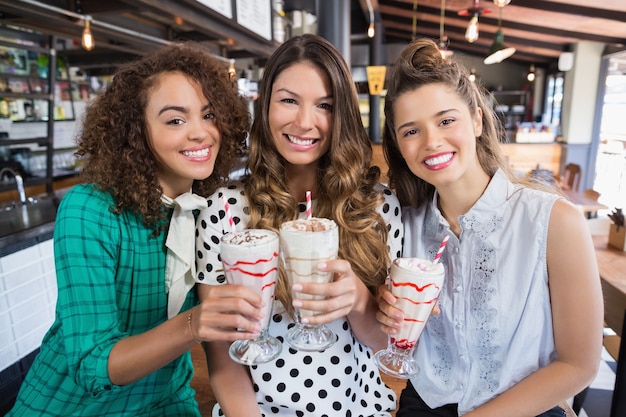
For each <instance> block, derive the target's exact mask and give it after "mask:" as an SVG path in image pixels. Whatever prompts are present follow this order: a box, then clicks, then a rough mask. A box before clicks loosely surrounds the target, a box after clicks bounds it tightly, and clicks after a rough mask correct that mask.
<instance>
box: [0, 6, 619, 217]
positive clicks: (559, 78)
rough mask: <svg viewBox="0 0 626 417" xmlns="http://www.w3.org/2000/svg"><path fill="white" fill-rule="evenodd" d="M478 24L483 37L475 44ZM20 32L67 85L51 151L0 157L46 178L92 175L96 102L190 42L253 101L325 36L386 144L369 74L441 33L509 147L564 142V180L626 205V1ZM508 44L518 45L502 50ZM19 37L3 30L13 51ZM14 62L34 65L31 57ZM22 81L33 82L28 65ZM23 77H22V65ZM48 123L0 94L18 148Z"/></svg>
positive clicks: (111, 18)
mask: <svg viewBox="0 0 626 417" xmlns="http://www.w3.org/2000/svg"><path fill="white" fill-rule="evenodd" d="M497 3H502V4H504V6H503V7H499V6H498V4H497ZM473 17H475V18H476V20H477V29H476V33H475V35H474V36H475V37H476V38H477V39H474V40H473V41H471V42H470V41H468V39H469V38H468V36H469V28H470V26H471V22H472V20H473ZM468 23H469V24H468ZM86 25H90V29H91V33H92V35H93V40H94V43H95V47H94V48H93V49H90V50H86V49H85V48H84V47H83V46H82V45H81V35H82V32H83V31H84V28H85V26H86ZM13 27H20V28H25V29H26V31H27V32H25V33H22V34H20V35H18V37H23V38H24V39H23V40H22V41H23V42H35V43H36V42H37V40H35V39H33V38H36V37H38V36H39V37H41V38H42V39H46V38H47V37H48V36H50V35H54V36H55V42H56V43H57V45H56V49H57V50H58V56H59V57H60V58H61V60H60V61H59V66H58V67H57V69H60V70H61V72H60V74H62V76H63V78H64V81H60V82H58V83H57V84H56V86H55V87H54V88H55V100H54V104H53V105H54V117H55V119H56V121H57V123H55V124H54V125H53V127H52V128H51V129H52V131H53V134H54V136H55V137H54V138H53V140H52V142H53V145H52V146H51V148H52V151H50V152H49V149H47V148H46V147H42V146H41V143H39V144H29V143H23V144H20V145H19V146H17V145H14V146H9V147H8V148H16V147H17V148H18V149H17V150H16V149H8V148H7V147H6V146H5V145H6V143H0V149H2V150H3V152H0V153H1V154H8V155H9V157H15V158H17V159H18V160H20V158H22V159H24V158H28V164H29V166H30V168H31V169H32V170H33V171H42V172H44V173H45V172H48V166H49V165H54V166H53V167H52V171H51V172H52V176H54V173H55V172H58V170H59V169H61V170H62V169H71V168H73V167H74V165H77V164H79V162H78V161H74V160H73V156H72V151H73V137H74V134H75V132H76V125H77V123H76V121H79V120H80V116H81V114H82V109H83V108H84V105H85V104H86V103H87V102H88V101H89V100H90V99H91V98H92V97H93V96H94V95H96V94H97V93H98V90H99V89H101V88H103V87H104V86H106V83H107V80H108V77H110V75H111V74H112V73H113V71H114V70H115V68H116V67H117V66H119V65H120V64H121V63H123V62H126V61H128V60H130V59H133V58H134V57H136V56H139V55H142V54H144V53H146V52H147V51H149V50H151V49H153V48H155V47H158V46H159V45H161V44H164V43H167V42H170V41H172V40H178V39H181V40H184V39H194V40H199V41H201V42H202V43H203V44H205V45H206V47H207V49H209V50H210V51H212V52H213V53H214V54H215V55H216V56H218V57H220V58H222V59H223V61H224V64H225V65H227V66H231V67H232V70H233V72H234V73H235V74H236V75H237V77H239V78H240V79H239V85H240V87H241V90H242V92H243V93H244V94H247V95H249V96H250V97H252V96H253V95H254V93H255V88H256V85H257V82H258V80H259V78H260V77H261V75H262V69H263V65H264V61H265V59H266V58H267V57H268V56H269V54H271V52H272V51H273V49H274V48H275V46H276V45H277V44H278V43H279V42H281V41H282V40H283V39H285V38H286V37H289V36H292V35H297V34H300V33H305V32H318V33H320V34H322V35H323V36H325V37H327V38H329V39H330V40H331V41H332V42H333V43H335V44H336V46H337V47H338V48H339V49H340V50H341V51H342V52H343V53H344V56H345V57H346V60H347V61H348V62H349V63H350V64H351V67H352V73H353V78H354V80H355V82H356V84H357V87H358V90H359V93H360V99H361V103H362V113H363V119H364V123H365V124H366V126H368V128H369V129H370V135H371V136H372V139H373V141H374V142H377V141H379V140H380V137H379V133H378V132H379V131H380V126H381V123H382V118H383V115H382V111H381V110H379V111H378V112H375V111H370V108H378V109H382V106H383V102H384V94H385V91H384V89H382V88H381V89H380V90H381V91H379V92H378V93H377V94H374V95H371V94H369V91H368V90H369V88H368V83H367V81H368V80H367V69H368V67H376V66H385V65H386V66H389V65H391V64H392V63H393V60H394V59H395V57H396V56H397V54H398V53H399V51H400V50H401V48H402V47H403V46H404V45H405V44H406V43H407V42H408V41H410V40H411V39H412V38H415V37H417V36H428V37H431V38H434V39H435V40H437V41H439V42H440V44H441V46H442V49H445V50H446V51H447V53H448V54H450V55H452V58H453V59H457V60H459V61H460V62H462V63H463V64H464V65H466V66H467V68H468V70H471V71H472V72H473V74H475V76H476V78H477V80H478V81H479V82H482V83H483V84H484V85H485V86H486V87H488V88H489V89H490V90H491V91H493V92H494V99H495V102H494V105H495V106H496V109H497V110H499V111H500V115H501V116H502V120H503V123H504V124H505V131H506V134H505V139H504V140H506V141H509V142H516V143H521V142H554V141H555V140H557V141H561V142H562V143H564V144H565V146H563V147H562V151H561V154H560V158H561V160H560V164H559V166H560V169H559V170H562V168H563V167H564V166H565V165H566V164H567V163H570V162H573V163H577V164H579V165H580V166H581V167H582V172H583V178H582V181H581V182H582V184H581V190H582V189H586V188H593V189H595V190H597V191H598V192H600V201H601V202H602V203H604V204H606V205H607V206H609V207H625V206H626V192H625V191H626V190H625V187H626V185H624V184H625V183H626V168H625V166H626V158H625V157H624V153H625V151H624V148H625V146H624V144H625V143H626V141H625V139H626V127H624V126H623V123H620V118H619V115H620V114H623V111H624V109H625V106H626V104H625V103H626V98H624V96H625V95H624V92H625V91H626V87H625V84H626V81H625V78H626V77H625V76H624V73H625V72H626V52H623V51H624V49H625V48H624V44H623V42H624V41H625V37H624V34H625V33H626V3H625V2H623V1H619V0H610V1H606V2H603V3H602V4H598V3H597V2H596V1H595V0H513V1H507V0H495V1H491V0H483V1H478V0H404V1H393V0H342V1H329V0H317V1H315V0H263V1H251V0H248V1H244V0H226V1H224V0H222V1H217V0H181V1H179V2H173V1H169V0H159V1H147V0H112V1H107V2H101V1H96V0H43V1H37V0H0V30H3V31H5V32H6V31H7V30H11V29H12V28H13ZM478 28H479V30H478ZM372 30H373V31H374V36H373V37H372V38H370V37H369V34H368V32H369V31H372ZM498 33H499V34H500V36H504V34H506V37H505V38H504V37H502V38H498V39H496V36H497V35H498ZM11 38H13V39H11ZM14 38H15V34H7V33H3V39H5V40H9V41H13V40H15V39H14ZM39 42H40V43H41V40H40V41H39ZM498 42H500V46H501V47H506V48H507V49H505V51H509V50H511V49H512V48H514V50H515V52H514V53H513V54H512V55H511V56H510V57H507V58H505V59H504V60H503V61H502V62H495V63H491V64H486V63H485V62H484V58H485V57H486V56H487V55H489V53H490V49H493V48H494V47H495V46H496V44H497V43H498ZM9 50H10V47H9V46H5V47H3V48H2V49H0V52H4V55H5V56H6V55H9V56H10V54H7V51H9ZM589 51H591V55H590V53H589ZM15 58H16V59H20V58H21V59H24V57H23V56H21V55H20V54H17V55H16V56H15ZM65 63H67V68H65V67H64V65H65ZM5 68H6V67H5ZM21 70H22V71H23V72H22V73H21V74H22V75H24V74H26V71H28V70H29V68H22V69H21ZM2 72H3V71H2V68H0V73H2ZM13 74H14V75H19V74H20V68H19V66H17V67H14V71H13ZM24 76H26V75H24ZM530 77H534V78H533V79H532V80H531V78H530ZM11 81H14V82H13V86H14V87H15V86H16V85H19V82H15V80H13V79H9V78H3V77H0V91H2V90H4V91H7V89H9V90H10V88H11V85H8V84H9V83H10V82H11ZM65 81H67V84H64V82H65ZM583 84H585V85H583ZM16 91H17V92H18V93H20V92H21V91H20V90H19V89H18V90H16ZM5 96H6V95H5ZM583 101H584V102H585V103H586V104H585V106H586V107H585V108H584V109H581V108H580V104H578V103H580V102H583ZM591 103H594V104H591ZM7 104H8V105H9V109H8V111H4V110H6V107H5V106H6V105H7ZM250 109H251V110H252V105H251V106H250ZM577 109H578V110H577ZM35 112H36V113H37V114H43V116H42V117H41V119H40V120H39V121H40V122H45V121H46V120H45V119H46V115H45V114H46V112H47V100H45V99H44V100H39V101H37V100H35V101H30V100H29V99H28V98H26V99H21V98H18V97H14V98H11V97H4V99H3V98H2V97H0V118H1V117H2V116H5V115H6V116H8V117H5V118H4V119H3V120H2V119H0V131H2V130H4V131H9V130H10V132H11V133H10V137H11V139H22V140H23V139H27V138H29V137H32V136H33V135H35V136H46V135H48V134H47V132H45V130H46V129H48V127H47V126H45V123H40V124H39V127H38V129H39V131H40V132H41V133H40V134H35V133H38V132H33V129H35V130H37V129H36V126H35V124H33V123H30V124H28V125H27V124H26V123H24V122H32V121H34V120H32V114H33V113H35ZM583 114H584V115H583ZM35 116H36V115H35ZM372 117H373V118H372ZM568 117H569V118H570V119H569V120H564V119H567V118H568ZM26 119H30V120H26ZM370 120H371V121H372V123H370ZM572 120H574V121H572ZM12 122H13V123H12ZM7 126H8V127H7ZM529 134H530V136H529ZM0 140H2V139H1V138H0ZM25 155H26V156H25ZM0 159H1V158H0ZM526 168H527V167H526V165H524V166H523V171H526V170H527V169H526ZM548 168H550V167H548ZM55 170H57V171H55ZM555 174H556V175H559V174H561V172H555ZM42 175H46V174H42ZM1 182H2V179H0V183H1Z"/></svg>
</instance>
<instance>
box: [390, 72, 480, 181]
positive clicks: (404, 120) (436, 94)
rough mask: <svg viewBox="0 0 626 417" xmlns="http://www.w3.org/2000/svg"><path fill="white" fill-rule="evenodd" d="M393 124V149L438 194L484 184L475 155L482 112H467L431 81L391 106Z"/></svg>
mask: <svg viewBox="0 0 626 417" xmlns="http://www.w3.org/2000/svg"><path fill="white" fill-rule="evenodd" d="M393 122H394V126H395V134H396V138H397V141H398V148H399V149H400V152H401V153H402V156H403V157H404V159H405V160H406V162H407V165H408V166H409V168H410V170H411V172H413V174H415V175H416V176H418V177H420V178H421V179H423V180H424V181H426V182H428V183H430V184H432V185H433V186H435V187H436V188H437V189H439V190H440V191H441V189H442V188H446V187H470V188H471V187H472V186H475V185H476V184H481V185H482V184H483V183H484V181H485V177H486V174H485V172H484V171H483V169H482V167H481V166H480V164H479V162H478V157H477V155H476V138H477V137H478V136H480V134H481V131H482V111H481V110H480V109H477V110H476V112H475V113H474V114H471V113H470V110H469V107H468V106H467V104H466V103H465V102H464V101H463V100H462V99H461V98H460V97H459V95H458V94H457V93H456V92H455V91H454V90H453V89H451V88H449V87H448V86H446V85H445V84H441V83H434V84H427V85H424V86H422V87H419V88H417V89H415V90H410V91H407V92H406V93H404V94H402V95H401V96H399V97H398V99H397V100H396V102H395V104H394V121H393ZM466 189H467V188H466Z"/></svg>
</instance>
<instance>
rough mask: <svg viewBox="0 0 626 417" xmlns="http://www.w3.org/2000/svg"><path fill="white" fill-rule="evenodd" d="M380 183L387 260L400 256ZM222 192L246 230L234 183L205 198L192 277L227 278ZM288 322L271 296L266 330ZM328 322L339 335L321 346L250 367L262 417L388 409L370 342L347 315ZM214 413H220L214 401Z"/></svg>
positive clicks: (388, 393) (394, 208)
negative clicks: (355, 332) (362, 340)
mask: <svg viewBox="0 0 626 417" xmlns="http://www.w3.org/2000/svg"><path fill="white" fill-rule="evenodd" d="M379 190H380V191H381V192H382V193H383V195H384V202H383V204H381V205H380V206H379V207H378V212H379V213H380V214H381V215H382V216H383V218H384V219H385V222H386V223H387V228H388V231H389V239H388V244H389V251H390V256H391V258H392V259H394V258H396V257H398V256H400V254H401V247H402V237H403V228H402V223H401V210H400V204H399V202H398V199H397V198H396V196H395V195H394V194H393V193H392V192H391V191H390V190H389V189H388V188H386V187H384V186H383V185H380V186H379ZM221 195H224V197H225V198H226V200H227V201H228V203H229V205H230V210H231V214H232V216H233V220H234V222H235V224H236V225H237V229H238V230H243V229H245V228H246V225H247V223H248V221H249V210H248V202H247V199H246V198H245V196H244V195H243V186H242V184H241V183H239V182H237V183H233V184H232V185H231V186H229V187H225V188H221V189H219V190H218V191H217V192H216V193H215V194H214V195H213V196H211V197H210V198H209V200H208V208H207V209H205V210H203V211H202V212H201V213H200V216H199V218H198V227H197V233H196V239H197V241H196V247H197V255H196V262H197V271H198V274H197V277H196V282H198V283H202V284H210V285H216V284H222V283H224V282H226V279H225V277H224V272H223V268H222V264H221V261H220V260H219V240H220V237H221V236H222V235H223V234H224V233H225V232H227V231H229V230H230V225H229V222H228V219H227V218H226V214H225V212H224V209H223V206H222V202H221V200H220V196H221ZM299 206H300V217H301V218H304V217H305V204H304V203H301V204H300V205H299ZM314 208H315V201H313V209H314ZM293 325H294V323H293V320H292V319H291V317H290V316H289V315H288V314H287V313H286V312H285V309H284V307H283V306H282V304H281V303H280V302H279V301H275V303H274V310H273V316H272V320H271V322H270V329H269V331H270V334H272V335H273V336H275V337H277V338H278V339H279V340H280V341H281V342H282V341H283V340H284V336H285V334H286V333H287V330H288V329H289V328H291V327H292V326H293ZM328 326H329V327H330V328H331V329H332V330H333V331H334V332H335V334H336V335H337V336H338V340H337V343H335V344H334V345H332V346H331V347H330V348H328V349H327V350H325V351H323V352H300V351H296V350H294V349H292V348H290V347H289V345H288V344H286V343H285V344H283V351H282V353H281V354H280V355H279V356H278V358H277V359H276V360H274V361H272V362H269V363H265V364H261V365H255V366H250V367H249V370H250V374H251V377H252V381H253V386H254V390H255V392H256V398H257V402H258V403H259V407H260V410H261V412H262V415H263V416H266V417H268V416H319V417H322V416H332V417H339V416H355V417H356V416H372V417H374V416H376V417H383V416H389V415H390V414H389V413H388V411H390V410H393V409H395V406H396V396H395V394H394V392H393V391H392V390H391V389H390V388H389V387H387V386H386V385H385V384H384V383H383V382H382V380H381V378H380V373H379V370H378V368H377V367H376V364H375V363H374V361H373V354H372V351H371V349H370V348H368V347H367V346H365V345H362V344H361V343H359V341H358V340H356V338H355V337H354V335H353V333H352V329H351V328H350V323H349V322H348V320H347V319H346V318H341V319H338V320H335V321H334V322H332V323H329V324H328ZM213 415H214V416H221V415H223V413H222V412H221V410H220V408H219V404H218V405H216V407H215V409H214V411H213Z"/></svg>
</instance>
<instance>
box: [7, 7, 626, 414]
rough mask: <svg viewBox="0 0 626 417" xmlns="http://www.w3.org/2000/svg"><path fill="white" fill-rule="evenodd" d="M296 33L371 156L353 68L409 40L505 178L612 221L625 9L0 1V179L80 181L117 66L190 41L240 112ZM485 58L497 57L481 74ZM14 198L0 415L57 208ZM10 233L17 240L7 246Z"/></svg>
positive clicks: (379, 101) (622, 184) (622, 182)
mask: <svg viewBox="0 0 626 417" xmlns="http://www.w3.org/2000/svg"><path fill="white" fill-rule="evenodd" d="M497 3H502V5H503V6H502V7H500V6H498V5H497ZM474 17H476V22H477V23H478V30H474V29H476V27H472V22H473V21H474V19H473V18H474ZM468 29H470V30H469V32H468ZM372 31H373V33H372ZM307 32H317V33H319V34H321V35H322V36H324V37H326V38H327V39H329V40H330V41H331V42H332V43H333V44H335V46H337V48H338V49H339V50H340V51H341V52H342V54H343V55H344V57H345V58H346V60H347V61H348V62H349V63H350V66H351V69H352V75H353V78H354V81H355V83H356V85H357V89H358V91H359V98H360V101H361V106H362V107H361V108H362V116H363V120H364V123H365V125H366V126H367V127H368V129H369V132H370V136H371V138H372V140H373V141H374V142H378V141H379V140H380V126H381V125H382V122H383V121H382V116H383V115H382V112H381V111H380V109H381V108H382V105H383V101H384V95H385V91H384V81H383V82H382V83H380V82H378V84H377V86H376V87H377V91H375V94H371V91H370V85H369V84H370V83H368V81H372V79H373V78H375V77H373V76H371V75H370V76H369V77H368V68H370V69H372V68H380V67H385V68H389V66H390V65H392V63H393V61H394V60H395V59H396V57H397V55H398V53H399V52H400V50H401V49H402V48H403V47H404V46H405V45H406V44H407V43H408V42H409V41H410V40H411V39H413V38H415V37H417V36H427V37H431V38H433V39H435V40H437V41H438V42H440V44H441V48H442V53H445V54H448V55H450V54H452V56H451V59H456V60H458V61H459V62H461V63H462V64H463V65H465V66H466V67H467V68H468V70H470V71H471V72H472V73H473V74H474V75H475V77H476V79H477V81H478V82H481V83H483V84H484V85H485V86H486V87H488V88H489V89H490V90H491V91H492V92H493V94H494V98H495V101H494V103H493V105H494V106H495V107H496V110H497V111H498V113H499V115H500V116H501V118H502V122H503V141H504V142H510V143H505V144H503V147H504V148H506V149H507V152H509V153H507V155H509V156H510V161H511V162H512V164H513V165H514V168H515V169H517V170H518V171H519V172H520V173H521V174H522V175H526V174H527V173H528V172H529V171H530V170H531V169H533V168H536V167H537V165H538V164H539V165H541V166H540V168H546V167H549V168H550V169H552V170H553V171H554V174H556V175H559V174H562V170H563V168H564V167H565V165H566V164H568V163H575V164H578V165H580V166H581V167H582V181H581V185H580V190H581V191H582V190H584V189H587V188H593V189H595V190H597V191H598V192H600V194H601V195H600V202H601V203H603V204H605V205H606V206H607V207H608V208H609V210H612V209H614V208H616V207H626V150H625V148H626V123H624V115H626V46H625V45H624V43H625V42H626V1H624V0H603V1H602V2H599V1H597V0H512V1H508V0H481V1H479V0H106V1H103V0H0V170H2V169H3V168H5V167H14V168H15V167H19V169H21V170H22V171H21V172H22V173H23V174H24V178H23V181H24V185H25V192H26V195H25V197H33V196H34V197H37V198H40V195H41V194H37V193H41V192H42V191H45V192H46V193H48V194H54V192H56V190H66V189H67V187H68V186H70V185H71V184H73V183H75V181H77V176H76V175H77V173H78V172H79V171H80V161H77V160H75V158H74V155H73V151H74V149H75V142H74V137H75V135H76V133H77V132H78V131H79V129H80V120H81V114H82V112H83V110H84V108H85V106H86V105H87V104H88V103H89V102H90V100H92V99H93V98H94V97H95V96H96V95H97V94H98V93H99V92H100V91H101V90H102V88H105V87H106V85H107V83H108V82H109V80H110V77H111V75H112V74H113V72H114V71H115V69H116V68H117V67H119V65H121V64H123V63H124V62H128V61H129V60H132V59H134V58H136V57H138V56H141V55H143V54H145V53H147V52H150V51H152V50H154V49H155V48H158V47H159V46H161V45H164V44H167V43H170V42H174V41H178V40H196V41H200V42H201V43H202V44H203V45H205V47H206V48H207V49H208V50H209V51H211V52H212V53H214V54H215V56H216V57H218V58H219V59H220V60H221V61H222V62H223V65H224V70H225V71H231V72H232V74H233V75H234V76H235V77H236V78H237V79H238V85H239V86H240V90H241V92H242V94H245V95H247V96H248V97H249V99H250V103H252V101H253V99H254V95H255V92H256V90H255V89H256V87H257V86H258V81H259V79H260V78H261V77H262V73H263V66H264V64H265V62H266V60H267V58H268V57H269V55H270V54H271V53H272V52H273V51H274V50H275V48H276V47H277V45H278V44H279V43H280V42H282V41H283V40H284V39H286V38H287V37H290V36H293V35H298V34H301V33H307ZM86 34H89V35H91V37H88V36H86ZM369 35H373V36H372V37H370V36H369ZM476 37H477V38H476ZM468 38H470V39H473V40H472V42H469V41H468ZM499 47H504V51H505V52H506V54H510V53H511V52H513V53H512V55H509V56H506V57H505V58H502V57H501V58H498V59H491V60H489V59H488V60H487V61H488V62H487V63H485V58H486V57H488V56H491V52H492V49H493V50H496V49H498V48H499ZM511 48H514V49H515V50H514V51H512V49H511ZM505 52H501V53H505ZM55 58H56V59H55ZM499 59H502V61H500V62H492V61H498V60H499ZM387 73H388V71H387ZM251 109H252V106H251ZM376 109H378V110H379V111H376ZM544 164H547V165H544ZM72 181H74V182H72ZM16 184H17V180H16V179H14V178H13V177H11V176H10V175H4V176H3V175H2V174H0V415H2V412H3V410H6V409H8V407H9V406H10V402H11V401H12V398H14V395H15V394H16V392H17V389H19V385H20V383H21V381H22V379H23V376H24V375H25V372H27V370H28V367H29V366H30V363H31V362H32V358H33V357H34V355H35V354H36V352H37V348H38V347H39V344H40V343H41V339H42V337H43V335H44V334H45V332H46V331H47V329H48V328H49V326H50V324H51V323H52V320H53V319H54V307H55V302H56V279H55V272H54V267H53V249H52V243H51V242H52V240H51V239H52V230H53V224H54V213H55V208H56V207H55V206H52V205H46V204H47V203H50V201H51V199H48V200H46V199H43V198H40V201H39V202H38V203H37V204H35V203H33V201H35V200H27V203H29V205H23V206H21V208H22V210H21V211H20V210H14V209H15V208H16V207H20V206H19V205H16V204H15V202H16V199H17V197H18V192H16ZM18 202H19V201H18ZM30 203H32V204H30ZM37 207H39V210H38V211H36V210H37ZM46 207H51V209H50V210H49V211H50V212H51V213H48V212H46ZM31 209H33V211H32V212H31V211H30V210H31ZM11 210H12V211H11ZM609 210H607V211H609ZM20 212H21V213H20ZM25 212H26V213H27V214H28V213H31V214H32V216H31V217H28V216H26V217H19V216H17V215H16V216H14V217H10V216H13V215H14V214H15V213H19V214H21V215H22V216H23V213H25ZM601 216H604V217H605V218H606V213H601ZM11 222H14V223H15V222H22V223H23V228H22V229H23V230H17V231H10V232H7V230H6V229H7V227H8V226H7V225H9V224H13V223H11ZM16 224H17V223H16ZM611 388H612V385H610V387H609V391H608V392H609V394H610V392H611V391H610V389H611ZM588 401H589V400H588Z"/></svg>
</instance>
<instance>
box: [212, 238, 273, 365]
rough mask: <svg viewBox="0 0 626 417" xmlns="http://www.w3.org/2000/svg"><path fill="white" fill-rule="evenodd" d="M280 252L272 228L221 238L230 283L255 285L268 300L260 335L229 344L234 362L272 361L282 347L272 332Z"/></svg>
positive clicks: (221, 254) (223, 260)
mask: <svg viewBox="0 0 626 417" xmlns="http://www.w3.org/2000/svg"><path fill="white" fill-rule="evenodd" d="M278 254H279V239H278V234H276V233H274V232H272V231H271V230H262V229H248V230H244V231H241V232H236V233H228V234H226V235H224V236H222V238H221V242H220V256H221V258H222V264H223V265H224V274H225V275H226V280H227V281H228V283H229V284H235V285H244V286H246V287H248V288H251V289H253V290H254V291H256V292H257V293H258V294H260V295H261V297H262V298H263V302H264V303H265V307H264V312H263V319H262V323H261V333H260V334H259V337H258V338H256V339H253V340H238V341H236V342H234V343H233V344H232V345H230V349H229V354H230V357H231V358H232V359H233V360H234V361H235V362H238V363H241V364H244V365H254V364H257V363H264V362H269V361H271V360H273V359H274V358H276V357H277V356H278V355H279V354H280V352H281V350H282V344H281V343H280V341H279V340H278V339H276V338H275V337H273V336H270V335H269V322H270V318H271V315H272V304H273V301H274V290H275V289H276V280H277V277H278Z"/></svg>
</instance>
